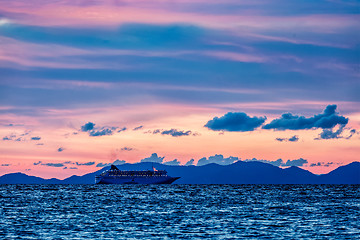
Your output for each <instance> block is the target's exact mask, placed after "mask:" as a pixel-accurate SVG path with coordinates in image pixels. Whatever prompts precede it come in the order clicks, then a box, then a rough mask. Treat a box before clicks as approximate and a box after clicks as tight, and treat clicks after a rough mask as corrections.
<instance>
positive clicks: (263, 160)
mask: <svg viewBox="0 0 360 240" xmlns="http://www.w3.org/2000/svg"><path fill="white" fill-rule="evenodd" d="M253 161H254V162H262V163H268V164H271V165H274V166H276V167H280V166H282V165H284V162H283V160H282V159H281V158H279V159H278V160H275V161H270V160H265V159H256V158H253V159H246V160H244V162H253Z"/></svg>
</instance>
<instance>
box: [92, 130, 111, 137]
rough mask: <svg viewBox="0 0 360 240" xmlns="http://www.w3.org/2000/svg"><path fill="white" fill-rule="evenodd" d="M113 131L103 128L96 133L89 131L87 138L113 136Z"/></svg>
mask: <svg viewBox="0 0 360 240" xmlns="http://www.w3.org/2000/svg"><path fill="white" fill-rule="evenodd" d="M113 133H114V132H113V129H110V128H103V129H101V130H98V131H95V130H93V131H90V132H89V136H91V137H99V136H106V135H113Z"/></svg>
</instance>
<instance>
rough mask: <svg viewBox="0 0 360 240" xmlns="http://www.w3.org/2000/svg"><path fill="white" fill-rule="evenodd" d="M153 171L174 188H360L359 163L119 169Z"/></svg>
mask: <svg viewBox="0 0 360 240" xmlns="http://www.w3.org/2000/svg"><path fill="white" fill-rule="evenodd" d="M152 167H155V168H156V169H159V170H166V171H167V172H168V175H170V176H172V177H181V178H180V179H178V180H177V181H176V182H175V184H360V162H353V163H350V164H348V165H346V166H342V167H339V168H337V169H335V170H333V171H331V172H330V173H328V174H322V175H316V174H313V173H311V172H309V171H307V170H304V169H301V168H299V167H289V168H285V169H282V168H279V167H276V166H273V165H271V164H268V163H261V162H256V161H253V162H242V161H238V162H236V163H233V164H230V165H225V166H224V165H218V164H215V163H211V164H207V165H204V166H168V165H163V164H160V163H151V162H144V163H135V164H130V163H126V164H123V165H119V166H118V168H119V169H121V170H146V169H152ZM109 168H110V167H105V168H102V169H101V170H98V171H96V172H93V173H88V174H85V175H83V176H76V175H74V176H71V177H69V178H66V179H64V180H59V179H56V178H52V179H43V178H40V177H34V176H28V175H26V174H24V173H10V174H5V175H3V176H1V177H0V184H93V183H94V182H95V176H96V175H98V174H100V173H101V172H103V171H105V170H108V169H109Z"/></svg>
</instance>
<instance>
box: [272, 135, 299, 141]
mask: <svg viewBox="0 0 360 240" xmlns="http://www.w3.org/2000/svg"><path fill="white" fill-rule="evenodd" d="M276 141H279V142H297V141H299V137H298V136H296V135H294V136H292V137H291V138H276Z"/></svg>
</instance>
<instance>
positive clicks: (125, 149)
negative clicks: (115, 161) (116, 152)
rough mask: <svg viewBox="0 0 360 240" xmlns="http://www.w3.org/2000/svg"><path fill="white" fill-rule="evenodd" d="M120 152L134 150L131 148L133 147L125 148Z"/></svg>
mask: <svg viewBox="0 0 360 240" xmlns="http://www.w3.org/2000/svg"><path fill="white" fill-rule="evenodd" d="M120 150H121V151H132V150H134V149H133V148H131V147H123V148H121V149H120Z"/></svg>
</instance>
